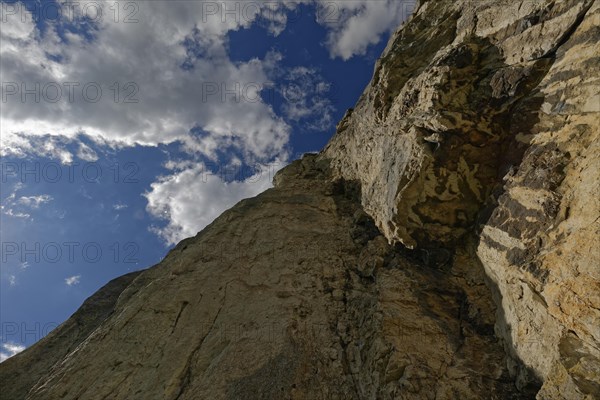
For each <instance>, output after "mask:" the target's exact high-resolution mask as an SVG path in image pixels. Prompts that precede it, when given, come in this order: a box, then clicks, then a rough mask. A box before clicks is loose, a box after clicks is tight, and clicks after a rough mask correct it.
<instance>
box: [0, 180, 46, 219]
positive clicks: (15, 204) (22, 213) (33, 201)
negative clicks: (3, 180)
mask: <svg viewBox="0 0 600 400" xmlns="http://www.w3.org/2000/svg"><path fill="white" fill-rule="evenodd" d="M23 187H24V185H23V184H22V183H21V182H19V183H17V184H16V185H14V187H13V190H12V192H11V193H10V194H9V195H8V196H7V197H6V198H5V199H4V201H3V203H4V204H2V206H0V210H1V211H2V213H3V214H4V215H7V216H9V217H13V218H23V219H30V218H31V214H30V213H29V212H28V211H30V210H35V209H38V208H40V205H42V204H45V203H48V202H49V201H51V200H52V199H53V198H52V196H50V195H47V194H42V195H38V196H20V197H18V198H17V192H18V191H19V190H21V189H23Z"/></svg>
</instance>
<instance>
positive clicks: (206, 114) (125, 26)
mask: <svg viewBox="0 0 600 400" xmlns="http://www.w3.org/2000/svg"><path fill="white" fill-rule="evenodd" d="M88 3H89V4H91V5H92V9H93V10H95V9H96V8H97V7H98V6H100V7H102V11H101V13H102V16H103V17H102V18H99V19H98V20H96V21H95V22H94V23H93V25H94V29H92V30H91V31H90V32H89V35H90V36H91V37H92V39H91V40H90V38H89V37H88V36H85V35H84V34H83V33H73V32H68V33H66V34H65V35H64V38H61V37H60V36H59V35H58V33H57V32H58V31H59V29H58V28H59V26H57V24H59V23H64V21H57V22H55V23H52V22H49V23H48V26H47V29H46V31H45V33H44V34H42V33H41V32H40V31H39V30H38V28H37V27H36V25H35V23H34V22H32V21H31V18H25V19H23V18H22V17H23V16H24V15H25V17H27V12H25V11H24V8H21V12H19V13H17V14H15V15H7V16H6V17H7V20H6V21H3V23H2V31H1V33H0V68H1V69H2V71H3V82H2V96H3V99H2V101H3V103H2V113H1V114H0V140H1V142H0V155H7V154H12V155H16V156H25V155H28V154H29V155H37V156H43V157H50V158H53V159H58V160H61V162H62V163H64V164H69V163H72V162H73V160H74V158H75V157H77V158H79V159H81V160H84V161H96V160H97V159H98V155H97V154H96V152H95V151H94V150H93V149H92V148H91V147H90V146H88V145H86V144H84V143H83V142H82V141H80V140H79V139H80V137H81V135H86V136H87V137H88V138H90V139H91V140H92V141H94V142H96V143H98V144H103V145H109V146H114V147H119V146H132V145H136V144H140V145H149V146H155V145H158V144H166V143H173V142H176V141H180V142H182V143H183V145H184V146H183V148H184V150H186V151H187V152H189V153H191V154H194V157H192V158H196V156H197V155H199V154H200V155H203V156H205V157H207V158H208V159H212V160H215V161H216V160H217V156H218V153H219V152H220V151H223V150H225V149H231V150H234V151H235V153H236V154H237V156H236V157H238V156H239V160H235V157H232V159H231V160H228V161H229V162H231V163H235V162H239V163H243V164H245V165H248V164H253V163H256V162H260V163H263V164H264V163H268V162H269V161H272V160H281V161H282V162H285V161H286V160H287V159H288V157H289V155H288V151H289V148H288V143H289V136H290V133H291V128H290V126H289V124H288V122H287V121H294V122H303V123H305V125H306V126H307V127H308V128H309V129H325V128H326V127H328V126H330V125H331V124H332V121H331V119H332V117H331V114H332V105H331V102H330V101H329V100H327V97H328V96H327V95H326V93H327V92H328V90H330V87H329V85H328V83H327V82H325V81H324V80H323V79H322V78H321V77H320V76H319V74H318V73H317V72H316V71H315V70H314V69H311V68H303V67H299V68H294V69H292V70H291V71H287V72H285V71H284V72H280V70H281V65H280V64H281V63H280V62H281V59H282V56H281V54H279V53H276V52H269V53H268V54H267V55H266V56H265V57H264V59H256V58H255V59H251V60H249V61H246V62H233V61H232V60H231V59H230V58H229V55H228V43H227V34H228V33H229V32H230V31H234V30H239V29H242V28H247V27H249V26H250V25H252V24H254V23H257V22H258V23H260V24H262V25H263V26H266V28H267V29H268V30H269V32H270V33H271V34H273V35H278V34H280V33H281V32H282V31H283V29H285V27H286V25H288V24H290V23H291V21H290V19H291V16H290V15H291V14H288V12H290V11H292V12H293V10H297V8H296V7H297V6H298V4H300V3H303V4H313V5H315V4H316V5H317V6H318V7H319V13H318V15H319V23H321V24H322V25H324V26H325V27H326V28H327V29H328V30H329V31H328V37H327V40H326V42H325V45H326V46H327V47H328V49H329V51H330V54H331V56H332V57H341V58H343V59H348V58H350V57H352V56H354V55H360V54H364V53H365V51H366V49H367V47H368V46H369V45H371V44H373V43H376V42H377V41H379V40H380V38H381V36H382V35H383V34H384V33H386V32H389V31H391V30H393V29H395V28H396V26H397V24H398V23H399V22H400V21H401V20H402V19H403V18H404V17H405V16H406V10H407V6H406V3H407V2H406V0H380V1H370V0H356V1H354V0H349V1H341V2H331V1H327V0H299V1H288V0H284V1H279V2H259V1H252V2H239V1H225V2H222V1H219V2H207V1H160V0H159V1H140V2H135V3H132V2H125V1H123V2H117V3H115V2H114V1H113V0H106V1H96V0H93V1H89V2H88V1H86V0H80V1H79V2H76V3H74V4H78V8H79V10H83V9H85V6H86V4H88ZM225 3H226V4H225ZM131 4H134V5H136V6H137V8H136V7H134V8H131V7H130V5H131ZM257 5H260V7H257ZM115 7H116V8H118V9H119V11H120V13H119V18H118V20H116V19H115ZM125 7H127V8H125ZM215 7H216V9H215ZM132 10H133V11H134V15H130V12H131V11H132ZM232 10H233V11H232ZM128 15H129V16H130V17H133V18H134V19H135V20H136V21H137V22H134V23H127V22H125V21H124V19H125V18H126V17H127V16H128ZM295 16H296V17H298V15H295ZM300 17H301V18H305V16H300ZM69 22H72V23H74V24H76V25H77V24H80V25H81V27H82V28H83V27H84V26H85V22H84V20H83V19H78V20H75V21H69ZM84 30H85V29H80V30H78V32H83V31H84ZM278 73H280V74H281V75H277V74H278ZM286 74H287V75H286ZM274 77H277V78H282V77H283V78H284V80H286V82H287V83H288V86H286V87H279V88H277V90H279V91H285V94H286V98H287V99H288V102H287V104H285V105H284V107H283V115H276V113H275V111H274V110H273V108H272V107H271V106H270V105H269V104H267V103H265V102H264V101H263V100H262V99H261V96H260V94H261V93H264V90H266V89H273V87H272V84H271V82H272V81H273V78H274ZM36 85H37V86H36ZM98 87H100V89H101V95H99V96H98V98H97V101H92V100H91V99H90V97H96V93H97V88H98ZM23 89H27V90H31V89H33V90H34V92H35V94H24V92H23ZM84 89H87V91H85V90H84ZM294 89H296V90H294ZM12 92H15V93H12ZM99 93H100V92H98V94H99ZM59 94H60V96H58V95H59ZM85 94H87V96H85ZM327 94H329V93H327ZM36 95H39V97H40V101H37V99H36V98H35V96H36ZM57 96H58V97H57ZM290 96H292V99H290V98H289V97H290ZM55 99H56V102H54V100H55ZM4 100H6V101H4ZM197 132H202V133H201V134H198V133H197ZM73 149H74V150H73ZM167 167H168V168H169V169H171V170H172V172H173V173H172V174H171V175H169V176H166V177H163V178H161V179H160V180H158V181H157V182H155V183H153V184H152V186H151V187H152V189H151V190H150V192H148V193H146V197H147V199H148V207H147V209H148V211H149V212H150V213H151V214H152V215H155V216H161V217H167V219H168V221H167V226H166V227H165V228H162V229H157V232H158V233H159V234H160V235H161V236H162V237H163V238H165V240H167V241H168V242H169V243H175V242H177V241H178V240H180V239H182V238H183V237H186V236H189V235H193V234H195V233H196V232H197V231H198V230H200V229H202V228H203V227H204V226H206V225H207V224H208V223H210V222H211V221H212V219H213V218H215V217H216V216H217V215H218V214H220V213H221V212H222V211H223V210H225V209H226V208H228V207H230V206H231V205H233V204H234V203H235V202H237V201H238V200H240V199H241V198H244V197H250V196H254V195H256V194H257V193H259V192H261V191H262V190H264V189H266V188H267V187H269V186H270V184H271V182H270V178H269V179H265V180H259V181H258V182H254V181H252V180H251V179H250V178H248V179H245V180H242V181H229V180H227V179H221V178H220V177H218V176H214V175H205V174H204V173H203V172H202V171H203V170H204V168H203V166H202V165H198V164H197V163H195V162H189V161H173V162H172V164H171V165H170V166H169V165H168V166H167ZM263 175H264V174H263ZM200 177H204V178H205V179H204V181H202V180H198V178H200ZM84 195H85V194H84ZM12 201H13V202H14V201H15V198H13V199H12ZM24 201H25V202H27V201H28V200H24ZM44 202H45V201H42V200H40V201H39V202H36V200H30V201H29V203H28V204H25V203H22V204H20V205H21V206H26V205H29V206H31V207H35V206H39V205H40V204H42V203H44ZM15 204H16V203H15ZM115 209H116V208H115ZM26 211H27V210H19V209H18V208H15V206H14V205H10V207H8V204H7V207H3V212H4V213H5V214H6V215H10V216H13V217H20V218H30V215H29V214H28V213H27V212H26ZM73 278H74V277H73ZM77 278H78V277H77ZM68 279H70V278H68ZM76 283H77V282H74V283H73V284H76Z"/></svg>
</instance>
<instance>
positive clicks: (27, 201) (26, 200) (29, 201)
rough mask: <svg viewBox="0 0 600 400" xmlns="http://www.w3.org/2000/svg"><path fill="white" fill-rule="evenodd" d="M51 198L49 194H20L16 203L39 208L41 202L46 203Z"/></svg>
mask: <svg viewBox="0 0 600 400" xmlns="http://www.w3.org/2000/svg"><path fill="white" fill-rule="evenodd" d="M52 199H53V198H52V196H50V195H47V194H42V195H39V196H21V197H19V200H17V203H19V204H22V205H24V206H27V207H31V208H40V205H41V204H44V203H48V202H49V201H51V200H52Z"/></svg>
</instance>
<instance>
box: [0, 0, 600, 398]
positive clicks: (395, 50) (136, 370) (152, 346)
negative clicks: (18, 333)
mask: <svg viewBox="0 0 600 400" xmlns="http://www.w3.org/2000/svg"><path fill="white" fill-rule="evenodd" d="M599 18H600V2H598V1H597V0H595V1H594V0H578V1H573V0H563V1H554V0H510V1H504V0H477V1H470V0H457V1H450V0H444V1H442V0H435V1H434V0H429V1H422V2H421V4H420V5H419V7H418V8H417V10H416V11H415V13H414V15H413V16H412V17H411V19H410V20H409V21H408V22H407V23H406V24H405V25H404V26H403V27H401V28H400V29H399V30H398V32H397V33H396V34H395V35H394V36H393V37H392V38H391V40H390V43H389V45H388V46H387V48H386V50H385V52H384V54H383V56H382V57H381V59H380V60H379V62H378V64H377V66H376V70H375V74H374V77H373V80H372V82H371V84H370V85H369V86H368V87H367V89H366V90H365V93H364V94H363V95H362V97H361V98H360V100H359V101H358V103H357V105H356V107H355V108H354V109H353V110H349V112H348V113H347V114H346V116H345V117H344V119H343V120H342V121H341V122H340V124H339V125H338V129H337V133H336V135H335V136H334V138H333V139H332V141H331V142H330V144H329V145H328V146H327V148H326V149H325V150H324V151H323V152H321V153H320V154H319V155H314V156H306V157H304V158H303V159H302V160H298V161H296V162H294V163H292V164H291V165H290V166H288V167H287V168H285V169H284V170H282V171H281V172H280V173H278V175H277V176H276V177H275V182H274V183H275V188H273V189H270V190H268V191H266V192H265V193H263V194H261V195H259V196H257V197H256V198H253V199H249V200H244V201H242V202H240V203H239V204H238V205H236V206H235V207H233V208H232V209H230V210H228V211H227V212H225V213H224V214H223V215H221V216H220V217H219V218H218V219H217V220H215V222H213V223H212V224H211V225H210V226H208V227H207V228H206V229H204V230H203V231H202V232H200V233H199V234H198V235H197V236H196V237H193V238H190V239H186V240H184V241H182V242H181V243H179V244H178V245H177V246H176V248H175V249H173V250H172V251H171V252H170V253H169V254H168V255H167V256H166V257H165V259H164V260H163V261H162V262H161V263H160V264H158V265H156V266H154V267H152V268H150V269H148V270H145V271H143V272H140V273H135V274H130V275H126V276H124V277H122V278H119V279H117V280H115V281H113V282H110V283H109V284H108V285H106V286H105V287H104V288H102V289H101V290H100V291H99V292H98V293H96V294H95V295H94V296H92V297H91V298H90V299H88V301H86V303H84V305H83V306H82V308H81V309H80V310H79V311H78V312H77V313H76V314H74V315H73V317H71V318H70V319H69V320H68V321H66V322H65V323H64V324H63V325H61V326H60V327H58V328H57V329H56V330H55V331H53V332H52V333H51V334H50V335H48V336H47V337H46V338H45V339H43V340H42V341H40V342H39V343H38V344H36V345H34V346H32V347H31V348H29V349H27V350H26V351H24V352H23V353H21V354H19V355H17V356H15V357H13V358H11V359H9V360H7V361H5V362H4V363H2V364H0V381H1V382H2V396H3V397H2V398H7V399H11V400H12V399H44V400H52V399H81V400H84V399H458V398H464V399H519V398H522V399H529V398H535V397H537V398H539V399H588V400H589V399H596V398H600V239H599V235H598V233H599V230H600V203H599V200H598V196H597V193H598V189H599V182H600V176H599V175H600V155H599V154H600V153H599V152H598V150H599V147H600V146H599V137H598V136H599V134H598V126H599V124H600V121H599V118H600V97H599V96H600V90H599V82H598V81H599V80H600V73H599V72H600V71H599V67H598V65H600V62H599V60H598V58H599V53H600V45H599V44H598V43H599V40H598V39H599V38H600V27H599V23H598V22H599Z"/></svg>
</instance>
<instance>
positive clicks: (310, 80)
mask: <svg viewBox="0 0 600 400" xmlns="http://www.w3.org/2000/svg"><path fill="white" fill-rule="evenodd" d="M284 80H285V83H284V84H283V85H282V86H281V93H282V95H283V98H284V99H285V100H286V103H285V104H284V105H283V112H284V114H285V116H286V117H287V118H288V119H289V120H291V121H296V122H300V121H304V122H305V124H304V127H305V128H308V129H311V130H319V131H324V130H326V129H328V128H331V127H332V125H333V116H332V114H333V112H334V111H335V109H334V106H333V104H332V100H331V99H330V98H329V97H328V96H329V95H330V94H331V93H330V92H331V85H330V84H329V83H327V82H326V81H325V80H324V79H323V77H322V76H321V75H319V73H318V72H317V70H316V69H314V68H307V67H296V68H292V69H290V70H289V71H287V72H286V74H285V78H284Z"/></svg>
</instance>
